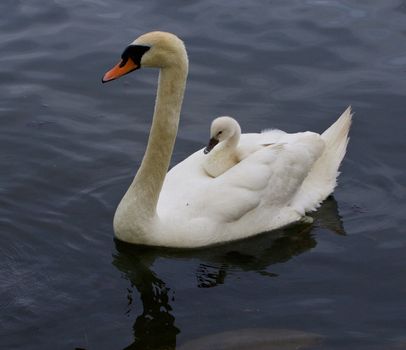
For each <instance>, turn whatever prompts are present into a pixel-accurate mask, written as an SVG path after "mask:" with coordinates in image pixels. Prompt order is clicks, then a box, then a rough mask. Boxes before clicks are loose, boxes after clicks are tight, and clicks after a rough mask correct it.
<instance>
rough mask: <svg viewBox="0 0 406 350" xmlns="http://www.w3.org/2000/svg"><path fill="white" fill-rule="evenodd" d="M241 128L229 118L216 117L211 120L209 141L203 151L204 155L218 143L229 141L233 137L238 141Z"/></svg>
mask: <svg viewBox="0 0 406 350" xmlns="http://www.w3.org/2000/svg"><path fill="white" fill-rule="evenodd" d="M240 134H241V128H240V125H239V124H238V122H237V121H236V120H235V119H233V118H231V117H218V118H216V119H214V120H213V122H212V123H211V127H210V141H209V144H208V145H207V147H206V148H205V149H204V154H207V153H209V152H210V151H211V150H212V149H213V148H214V147H215V146H216V145H217V144H218V143H219V142H223V141H226V140H229V139H230V138H232V137H233V136H234V137H236V140H237V141H238V139H239V137H240Z"/></svg>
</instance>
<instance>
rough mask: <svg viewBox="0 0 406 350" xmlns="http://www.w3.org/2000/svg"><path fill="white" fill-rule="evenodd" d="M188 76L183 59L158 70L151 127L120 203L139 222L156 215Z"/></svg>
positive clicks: (186, 66) (185, 60) (185, 61)
mask: <svg viewBox="0 0 406 350" xmlns="http://www.w3.org/2000/svg"><path fill="white" fill-rule="evenodd" d="M187 73H188V65H187V58H186V59H184V60H181V61H180V64H179V65H177V66H172V67H165V68H161V70H160V73H159V82H158V91H157V97H156V101H155V110H154V116H153V120H152V127H151V131H150V135H149V139H148V145H147V149H146V152H145V155H144V158H143V160H142V163H141V166H140V168H139V170H138V172H137V174H136V176H135V178H134V180H133V182H132V184H131V186H130V188H129V189H128V191H127V193H126V195H125V197H124V198H123V200H126V201H127V202H128V203H127V209H129V210H130V211H131V212H133V213H134V215H137V217H139V218H140V219H146V220H147V219H150V218H151V217H153V216H154V215H155V213H156V206H157V203H158V198H159V193H160V192H161V188H162V185H163V182H164V179H165V175H166V173H167V171H168V167H169V163H170V160H171V156H172V151H173V146H174V144H175V139H176V134H177V131H178V124H179V118H180V110H181V106H182V101H183V94H184V90H185V85H186V78H187Z"/></svg>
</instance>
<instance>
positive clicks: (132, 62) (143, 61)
mask: <svg viewBox="0 0 406 350" xmlns="http://www.w3.org/2000/svg"><path fill="white" fill-rule="evenodd" d="M171 66H179V67H184V69H186V70H187V68H188V59H187V53H186V49H185V45H184V44H183V41H182V40H180V39H179V38H178V37H177V36H176V35H174V34H171V33H166V32H150V33H146V34H143V35H141V36H140V37H138V38H137V39H135V40H134V41H133V42H132V43H131V44H130V45H129V46H127V48H126V49H125V50H124V52H123V53H122V54H121V61H120V62H119V63H118V64H117V65H116V66H114V67H113V68H112V69H111V70H109V71H108V72H107V73H106V74H105V75H104V77H103V79H102V82H103V83H106V82H108V81H112V80H114V79H117V78H119V77H122V76H123V75H125V74H128V73H130V72H132V71H134V70H136V69H139V68H141V67H156V68H164V67H171Z"/></svg>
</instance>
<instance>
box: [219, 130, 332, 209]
mask: <svg viewBox="0 0 406 350" xmlns="http://www.w3.org/2000/svg"><path fill="white" fill-rule="evenodd" d="M292 136H295V137H292ZM280 141H281V143H278V144H274V145H270V146H268V147H265V148H264V149H262V150H260V151H258V152H255V153H254V154H252V155H250V156H249V157H247V158H246V159H244V160H242V161H241V162H240V163H239V164H237V165H235V166H234V167H233V168H231V169H230V170H229V171H227V172H226V173H224V174H222V175H221V176H219V177H218V178H216V179H215V180H216V181H218V182H219V185H218V187H219V188H223V191H224V192H227V193H229V195H228V201H229V203H230V204H229V205H230V206H232V207H233V209H234V210H233V212H234V216H238V215H240V216H242V215H244V211H245V212H248V211H250V210H252V209H254V208H255V207H256V206H269V207H274V208H282V207H285V206H287V205H289V202H290V201H291V199H292V198H293V196H294V194H295V193H296V191H297V190H298V189H299V188H300V186H301V184H302V182H303V180H304V179H305V178H306V176H307V174H308V173H309V171H310V169H311V168H312V166H313V164H314V163H315V161H316V160H317V159H318V158H319V156H320V155H321V153H322V152H323V149H324V142H323V141H322V139H321V138H320V136H319V135H318V134H315V133H300V134H294V135H290V136H288V134H287V137H286V138H285V139H283V138H282V139H281V140H280ZM283 141H286V142H283ZM247 198H251V200H250V201H248V202H246V203H245V204H244V205H240V206H239V213H237V211H236V209H237V207H238V204H234V203H239V202H240V201H242V200H245V201H246V200H247ZM226 208H227V206H226V207H225V210H226Z"/></svg>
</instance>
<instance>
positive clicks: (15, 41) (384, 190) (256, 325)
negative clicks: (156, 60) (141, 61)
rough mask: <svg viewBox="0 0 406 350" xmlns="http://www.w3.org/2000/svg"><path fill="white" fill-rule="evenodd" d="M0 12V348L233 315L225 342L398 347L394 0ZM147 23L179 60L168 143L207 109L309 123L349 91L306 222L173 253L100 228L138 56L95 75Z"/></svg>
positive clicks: (134, 130) (400, 22) (137, 336)
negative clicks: (329, 187) (180, 43)
mask: <svg viewBox="0 0 406 350" xmlns="http://www.w3.org/2000/svg"><path fill="white" fill-rule="evenodd" d="M0 13H1V16H0V47H1V50H0V52H1V54H0V92H1V95H0V96H1V104H0V113H1V127H0V150H1V151H0V228H1V244H0V259H1V260H0V286H1V289H0V293H1V294H0V348H1V349H75V348H82V349H87V350H90V349H174V348H175V347H177V348H178V349H205V348H206V349H207V348H211V349H212V348H214V345H213V344H221V346H226V345H224V344H226V343H227V342H232V341H233V338H234V339H235V338H236V337H237V336H241V337H245V336H246V335H247V334H248V335H251V338H250V337H248V338H247V337H246V338H244V339H245V340H244V341H245V343H244V341H239V342H238V344H240V347H239V348H241V346H243V345H244V344H245V345H244V346H246V347H245V348H244V349H250V348H251V349H262V348H261V347H260V345H258V344H257V343H256V341H258V339H265V338H266V339H265V340H264V341H265V343H266V345H264V346H265V347H263V348H264V349H265V348H266V349H293V348H297V347H295V346H299V347H300V348H312V349H313V348H314V349H316V347H317V346H319V347H318V348H320V349H405V348H406V262H405V251H406V235H405V230H404V227H405V226H406V225H405V221H406V220H405V168H406V165H405V151H406V148H405V141H404V138H405V136H404V135H405V110H406V96H405V91H406V3H405V2H403V1H395V0H385V1H358V0H357V1H355V0H352V1H343V0H335V1H333V0H324V1H323V0H307V1H306V0H297V1H293V0H292V1H282V0H280V1H262V2H254V1H248V0H246V1H233V2H231V1H230V2H220V1H195V2H192V1H190V2H188V1H180V0H175V1H147V0H140V1H137V2H135V1H130V0H119V1H107V0H81V1H79V0H53V1H51V0H47V1H45V0H43V1H39V0H37V1H35V0H29V1H28V0H25V1H23V0H21V1H18V0H2V1H1V4H0ZM155 29H160V30H167V31H171V32H174V33H177V34H178V35H179V36H180V37H182V38H183V39H184V40H185V42H186V44H187V47H188V50H189V56H190V61H191V71H190V76H189V80H188V87H187V93H186V96H185V104H184V108H183V112H182V120H181V125H180V130H179V135H178V140H177V144H176V149H175V153H174V157H173V163H176V162H178V161H180V160H182V159H183V158H184V157H186V156H187V155H188V154H190V153H191V152H193V151H194V150H196V149H197V148H199V147H202V146H203V145H204V144H205V143H206V141H207V138H208V128H209V124H210V122H211V120H212V118H213V117H215V116H218V115H222V114H228V115H231V116H234V117H235V118H236V119H238V120H239V121H240V123H241V125H242V127H243V130H244V131H257V130H261V129H263V128H269V127H274V128H281V129H283V130H287V131H292V132H294V131H300V130H314V131H318V132H320V131H323V130H324V129H325V128H326V127H327V126H328V125H329V124H331V123H332V122H333V121H334V119H335V118H336V117H337V116H338V115H339V114H340V113H341V112H342V111H343V110H344V109H345V108H346V106H347V105H349V104H351V105H352V106H353V109H354V111H355V117H354V118H355V120H354V124H353V128H352V130H351V142H350V145H349V149H348V154H347V156H346V158H345V160H344V162H343V166H342V175H341V177H340V183H339V187H338V188H337V190H336V192H335V194H334V198H330V199H329V200H328V201H327V202H326V203H325V204H324V205H323V206H322V207H321V209H320V210H319V211H318V212H317V213H316V214H315V218H316V220H315V223H314V224H313V225H312V226H310V227H301V226H295V227H292V228H290V229H287V230H283V231H278V232H275V233H269V234H264V235H262V236H259V237H256V238H253V239H249V240H246V241H242V242H237V243H234V244H230V245H226V246H223V247H217V248H215V249H209V250H199V251H192V252H186V253H185V252H181V251H173V250H169V251H168V250H162V249H146V248H141V247H133V246H129V245H126V244H120V243H117V242H114V240H113V231H112V218H113V213H114V210H115V207H116V205H117V203H118V201H119V199H120V198H121V196H122V195H123V193H124V191H125V190H126V188H127V186H128V184H129V182H130V180H131V176H132V174H133V173H134V172H135V170H136V169H137V167H138V166H139V164H140V161H141V159H142V155H143V152H144V147H145V145H146V140H147V136H148V130H149V124H150V122H151V114H152V110H153V102H154V98H155V88H156V78H157V72H156V71H152V70H142V71H139V72H137V73H136V74H133V75H132V76H128V77H125V78H123V79H121V80H119V81H117V82H114V83H111V84H109V85H106V86H102V85H101V83H100V79H101V76H102V75H103V73H104V72H105V71H106V70H107V69H109V68H110V67H111V66H112V65H113V64H115V63H116V61H117V60H118V59H119V55H120V54H121V52H122V50H123V49H124V48H125V46H126V45H127V44H128V43H129V42H130V41H132V40H133V39H134V38H135V37H136V36H138V35H140V34H142V33H144V32H147V31H150V30H155ZM264 330H265V331H264ZM265 334H267V335H268V336H267V337H266V336H265ZM213 339H214V340H213ZM281 339H282V340H281ZM278 341H279V343H278V344H279V345H275V343H277V342H278ZM295 341H297V343H295ZM282 343H283V344H284V345H283V347H282V345H281V344H282ZM247 344H248V345H247ZM317 344H318V345H317ZM230 346H231V345H230ZM230 346H229V347H228V349H230V348H233V349H236V348H238V347H236V345H235V344H234V345H232V346H231V347H230ZM261 346H262V345H261ZM218 348H220V345H219V347H218ZM221 348H222V349H223V348H226V347H221Z"/></svg>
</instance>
